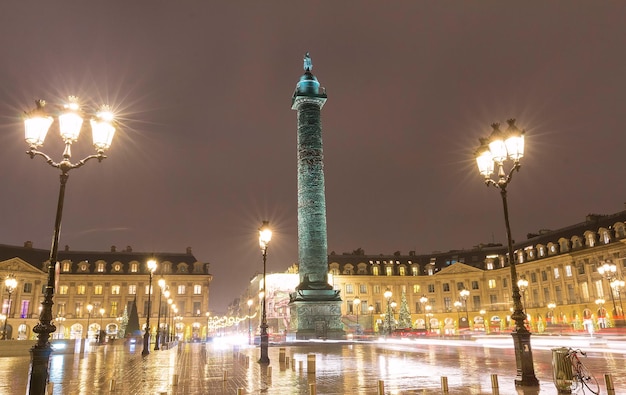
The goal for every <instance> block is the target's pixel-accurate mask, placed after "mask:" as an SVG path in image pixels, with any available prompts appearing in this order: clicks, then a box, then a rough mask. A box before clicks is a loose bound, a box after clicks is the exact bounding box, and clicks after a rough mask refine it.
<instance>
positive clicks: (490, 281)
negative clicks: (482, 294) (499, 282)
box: [487, 278, 496, 289]
mask: <svg viewBox="0 0 626 395" xmlns="http://www.w3.org/2000/svg"><path fill="white" fill-rule="evenodd" d="M487 286H488V287H489V289H494V288H495V287H496V280H494V279H493V278H492V279H490V280H489V281H488V282H487Z"/></svg>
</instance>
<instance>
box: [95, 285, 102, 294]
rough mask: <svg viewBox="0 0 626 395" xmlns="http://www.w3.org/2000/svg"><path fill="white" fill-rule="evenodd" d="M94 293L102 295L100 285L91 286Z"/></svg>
mask: <svg viewBox="0 0 626 395" xmlns="http://www.w3.org/2000/svg"><path fill="white" fill-rule="evenodd" d="M93 293H94V295H102V285H96V286H94V287H93Z"/></svg>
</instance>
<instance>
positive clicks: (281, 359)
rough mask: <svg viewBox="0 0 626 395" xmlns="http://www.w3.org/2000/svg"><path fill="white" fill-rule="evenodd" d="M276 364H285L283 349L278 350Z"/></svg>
mask: <svg viewBox="0 0 626 395" xmlns="http://www.w3.org/2000/svg"><path fill="white" fill-rule="evenodd" d="M278 362H285V347H281V348H279V349H278Z"/></svg>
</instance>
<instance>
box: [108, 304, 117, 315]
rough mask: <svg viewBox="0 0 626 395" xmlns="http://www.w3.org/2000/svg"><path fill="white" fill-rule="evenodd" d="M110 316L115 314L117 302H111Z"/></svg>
mask: <svg viewBox="0 0 626 395" xmlns="http://www.w3.org/2000/svg"><path fill="white" fill-rule="evenodd" d="M110 316H111V317H115V316H117V302H111V313H110Z"/></svg>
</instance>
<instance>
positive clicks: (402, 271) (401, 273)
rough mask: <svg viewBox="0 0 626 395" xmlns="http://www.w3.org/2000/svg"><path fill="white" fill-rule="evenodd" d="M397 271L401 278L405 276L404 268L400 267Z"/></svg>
mask: <svg viewBox="0 0 626 395" xmlns="http://www.w3.org/2000/svg"><path fill="white" fill-rule="evenodd" d="M399 271H400V275H401V276H406V268H405V267H404V266H400V268H399Z"/></svg>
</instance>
